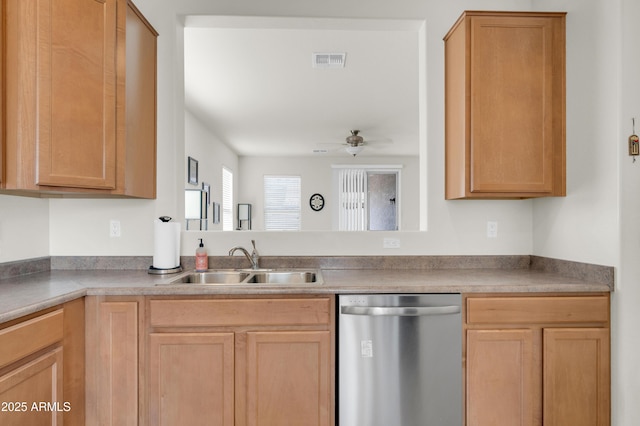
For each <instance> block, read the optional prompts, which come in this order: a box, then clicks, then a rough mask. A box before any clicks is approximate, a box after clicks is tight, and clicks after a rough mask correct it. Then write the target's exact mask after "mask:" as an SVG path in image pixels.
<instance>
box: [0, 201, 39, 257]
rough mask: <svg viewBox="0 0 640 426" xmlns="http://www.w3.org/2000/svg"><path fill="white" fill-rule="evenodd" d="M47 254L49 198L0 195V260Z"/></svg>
mask: <svg viewBox="0 0 640 426" xmlns="http://www.w3.org/2000/svg"><path fill="white" fill-rule="evenodd" d="M48 255H49V201H48V200H45V199H40V198H30V197H13V196H8V195H0V262H10V261H12V260H20V259H29V258H33V257H41V256H48Z"/></svg>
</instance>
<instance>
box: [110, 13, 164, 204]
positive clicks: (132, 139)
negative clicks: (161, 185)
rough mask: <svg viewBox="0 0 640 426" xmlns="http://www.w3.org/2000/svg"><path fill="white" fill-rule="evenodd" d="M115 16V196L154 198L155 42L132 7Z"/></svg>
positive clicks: (150, 30)
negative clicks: (122, 67)
mask: <svg viewBox="0 0 640 426" xmlns="http://www.w3.org/2000/svg"><path fill="white" fill-rule="evenodd" d="M126 3H127V8H126V14H124V13H119V15H118V38H119V43H118V61H120V62H122V63H124V64H125V65H126V66H125V71H126V72H125V73H122V72H121V73H120V74H119V75H118V120H119V125H118V136H117V140H118V168H117V189H116V190H115V191H114V193H115V194H124V195H128V196H133V197H141V198H155V197H156V85H157V83H156V82H157V78H156V63H157V60H156V50H157V49H156V39H157V36H158V33H157V32H156V31H155V29H154V28H153V27H152V26H151V25H150V24H149V22H148V21H147V20H146V19H145V18H144V16H143V15H142V14H141V13H140V11H139V10H138V9H137V8H136V7H135V5H134V4H133V3H131V2H130V1H127V2H126Z"/></svg>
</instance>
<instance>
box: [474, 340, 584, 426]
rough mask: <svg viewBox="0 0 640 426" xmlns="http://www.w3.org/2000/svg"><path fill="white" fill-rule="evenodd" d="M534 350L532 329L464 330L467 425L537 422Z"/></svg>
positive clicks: (531, 424) (530, 424)
mask: <svg viewBox="0 0 640 426" xmlns="http://www.w3.org/2000/svg"><path fill="white" fill-rule="evenodd" d="M534 353H535V352H534V334H533V331H532V330H528V329H517V330H468V331H467V363H466V394H467V395H466V401H467V402H466V418H467V422H466V424H467V426H503V425H519V426H534V425H540V424H541V423H540V419H539V416H537V415H536V413H537V412H539V406H540V403H536V401H539V400H540V399H541V396H540V390H539V380H538V384H536V378H535V375H534V365H535V355H534ZM566 424H569V423H566ZM571 424H575V423H571Z"/></svg>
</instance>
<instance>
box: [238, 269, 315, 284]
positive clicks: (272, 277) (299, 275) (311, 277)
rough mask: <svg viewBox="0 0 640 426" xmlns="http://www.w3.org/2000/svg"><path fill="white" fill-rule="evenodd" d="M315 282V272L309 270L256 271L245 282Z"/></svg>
mask: <svg viewBox="0 0 640 426" xmlns="http://www.w3.org/2000/svg"><path fill="white" fill-rule="evenodd" d="M315 282H317V274H316V273H315V272H311V271H295V272H294V271H282V272H280V271H272V272H256V273H254V274H253V275H252V276H251V277H249V279H248V280H247V283H256V284H308V283H315Z"/></svg>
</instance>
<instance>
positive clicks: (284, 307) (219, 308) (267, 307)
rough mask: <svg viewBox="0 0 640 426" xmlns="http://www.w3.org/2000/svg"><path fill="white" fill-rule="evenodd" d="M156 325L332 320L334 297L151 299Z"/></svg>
mask: <svg viewBox="0 0 640 426" xmlns="http://www.w3.org/2000/svg"><path fill="white" fill-rule="evenodd" d="M149 310H150V313H149V315H150V322H151V326H152V327H206V326H244V325H318V324H329V321H330V314H331V303H330V298H328V297H327V298H313V299H312V298H309V299H306V298H294V299H224V300H223V299H219V300H151V301H150V308H149Z"/></svg>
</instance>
